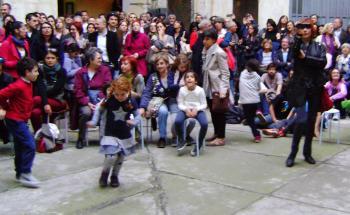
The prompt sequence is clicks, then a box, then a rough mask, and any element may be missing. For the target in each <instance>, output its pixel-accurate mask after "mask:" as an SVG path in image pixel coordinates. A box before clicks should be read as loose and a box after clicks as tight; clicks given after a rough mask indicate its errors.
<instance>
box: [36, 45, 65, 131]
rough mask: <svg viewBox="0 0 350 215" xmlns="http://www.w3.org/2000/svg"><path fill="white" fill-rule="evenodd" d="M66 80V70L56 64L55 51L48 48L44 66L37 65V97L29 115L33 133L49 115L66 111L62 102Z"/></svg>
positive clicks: (56, 56) (45, 121)
mask: <svg viewBox="0 0 350 215" xmlns="http://www.w3.org/2000/svg"><path fill="white" fill-rule="evenodd" d="M66 80H67V74H66V70H65V69H64V68H63V67H61V65H60V64H59V63H58V52H57V50H56V49H50V48H49V49H48V51H47V54H46V55H45V58H44V64H41V65H39V77H38V80H37V94H38V96H35V97H34V107H33V110H32V115H31V122H32V125H33V129H34V131H35V132H36V131H37V130H39V129H40V127H41V124H42V123H47V118H48V116H49V115H51V114H53V113H57V112H61V111H64V110H65V109H66V107H67V103H66V102H65V100H64V85H65V83H66ZM52 119H53V118H52V117H51V120H52Z"/></svg>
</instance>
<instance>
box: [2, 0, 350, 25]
mask: <svg viewBox="0 0 350 215" xmlns="http://www.w3.org/2000/svg"><path fill="white" fill-rule="evenodd" d="M0 1H3V2H8V3H10V4H11V5H12V7H13V10H12V13H13V14H15V16H16V17H17V18H18V19H19V20H24V16H25V14H26V13H28V12H32V11H42V12H45V13H46V14H52V15H55V16H57V15H67V14H73V13H74V12H76V11H81V10H87V11H88V12H89V14H90V15H91V16H97V15H98V14H101V13H106V12H108V11H112V10H121V9H122V10H124V11H126V12H134V13H136V14H141V13H143V12H147V11H153V12H155V13H157V12H161V13H166V14H168V13H175V14H176V15H177V16H178V17H179V19H180V20H183V21H185V23H189V22H190V20H191V18H192V17H193V15H194V14H195V13H200V14H202V15H203V16H204V17H205V18H209V17H211V16H213V15H218V16H222V17H226V16H227V15H229V14H232V13H234V14H236V16H237V18H238V19H240V18H242V17H243V16H244V14H245V13H248V12H249V13H251V14H253V16H254V17H255V18H256V19H257V20H258V23H259V26H260V27H264V26H265V22H266V20H267V19H268V18H272V19H274V20H276V22H277V21H278V19H279V17H280V16H281V15H288V16H289V17H290V18H291V19H293V20H296V19H299V18H301V17H307V16H309V15H311V14H318V15H319V16H320V24H324V23H326V22H329V21H331V20H332V19H334V17H342V18H343V19H344V20H345V21H344V24H345V25H347V24H348V23H349V22H350V18H349V14H350V7H346V6H345V5H349V3H350V0H332V1H330V0H278V1H277V0H100V1H96V0H0Z"/></svg>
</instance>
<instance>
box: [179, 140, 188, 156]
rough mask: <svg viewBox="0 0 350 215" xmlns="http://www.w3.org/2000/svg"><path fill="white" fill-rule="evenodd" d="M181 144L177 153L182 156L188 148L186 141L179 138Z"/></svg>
mask: <svg viewBox="0 0 350 215" xmlns="http://www.w3.org/2000/svg"><path fill="white" fill-rule="evenodd" d="M178 144H179V145H178V146H177V154H178V155H179V156H180V155H181V154H182V152H183V150H184V149H185V148H186V143H185V142H184V141H181V140H179V143H178Z"/></svg>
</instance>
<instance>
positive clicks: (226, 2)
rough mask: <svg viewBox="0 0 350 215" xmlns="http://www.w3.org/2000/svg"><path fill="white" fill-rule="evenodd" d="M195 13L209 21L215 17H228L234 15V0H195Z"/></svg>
mask: <svg viewBox="0 0 350 215" xmlns="http://www.w3.org/2000/svg"><path fill="white" fill-rule="evenodd" d="M193 1H194V3H193V6H194V8H193V12H194V13H200V14H201V15H202V16H204V17H205V18H207V19H209V18H210V17H211V16H213V15H217V16H221V17H226V15H227V14H232V11H233V0H193Z"/></svg>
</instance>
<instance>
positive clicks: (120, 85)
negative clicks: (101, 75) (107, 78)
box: [108, 77, 132, 97]
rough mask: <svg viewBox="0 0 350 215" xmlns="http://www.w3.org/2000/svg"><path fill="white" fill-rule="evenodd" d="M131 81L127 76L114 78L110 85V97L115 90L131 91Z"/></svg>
mask: <svg viewBox="0 0 350 215" xmlns="http://www.w3.org/2000/svg"><path fill="white" fill-rule="evenodd" d="M131 87H132V86H131V83H130V82H129V81H128V79H127V78H125V77H120V78H118V79H117V80H113V81H112V83H111V86H110V87H109V90H108V92H109V97H110V96H112V95H113V93H114V92H115V91H124V92H129V93H130V92H131Z"/></svg>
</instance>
